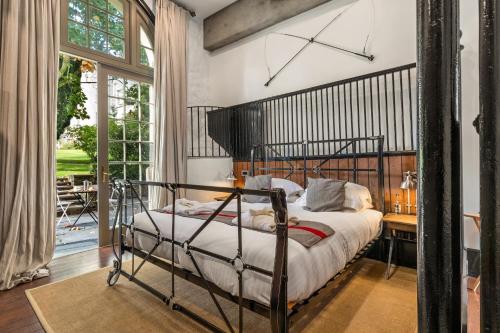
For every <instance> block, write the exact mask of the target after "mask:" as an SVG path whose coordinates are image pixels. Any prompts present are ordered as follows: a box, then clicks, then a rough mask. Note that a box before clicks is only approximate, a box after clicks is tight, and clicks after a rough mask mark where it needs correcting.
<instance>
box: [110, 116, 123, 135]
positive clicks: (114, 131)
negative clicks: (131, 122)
mask: <svg viewBox="0 0 500 333" xmlns="http://www.w3.org/2000/svg"><path fill="white" fill-rule="evenodd" d="M108 137H109V140H123V121H121V120H116V119H109V121H108Z"/></svg>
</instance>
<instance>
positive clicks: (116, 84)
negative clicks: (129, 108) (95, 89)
mask: <svg viewBox="0 0 500 333" xmlns="http://www.w3.org/2000/svg"><path fill="white" fill-rule="evenodd" d="M124 92H125V80H124V79H122V78H119V77H115V76H110V77H109V80H108V95H109V96H113V97H120V98H124V97H125V94H124ZM113 100H114V99H113ZM122 105H123V102H122Z"/></svg>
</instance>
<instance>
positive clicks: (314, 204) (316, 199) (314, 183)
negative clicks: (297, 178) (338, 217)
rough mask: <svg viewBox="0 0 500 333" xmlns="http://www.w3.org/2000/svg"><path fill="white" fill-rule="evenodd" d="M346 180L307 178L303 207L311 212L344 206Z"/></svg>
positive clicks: (331, 209) (339, 208)
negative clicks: (304, 204)
mask: <svg viewBox="0 0 500 333" xmlns="http://www.w3.org/2000/svg"><path fill="white" fill-rule="evenodd" d="M346 183H347V182H346V181H342V180H333V179H322V178H320V179H316V178H309V179H308V183H307V198H306V206H305V207H304V209H307V210H310V211H312V212H333V211H336V210H342V209H343V208H344V200H345V188H344V185H345V184H346Z"/></svg>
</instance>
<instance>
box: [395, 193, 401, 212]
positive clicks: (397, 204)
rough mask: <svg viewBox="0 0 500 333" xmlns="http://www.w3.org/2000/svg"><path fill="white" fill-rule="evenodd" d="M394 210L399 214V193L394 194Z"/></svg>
mask: <svg viewBox="0 0 500 333" xmlns="http://www.w3.org/2000/svg"><path fill="white" fill-rule="evenodd" d="M394 212H395V213H396V214H401V203H400V202H399V194H396V203H395V204H394Z"/></svg>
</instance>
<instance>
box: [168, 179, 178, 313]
mask: <svg viewBox="0 0 500 333" xmlns="http://www.w3.org/2000/svg"><path fill="white" fill-rule="evenodd" d="M167 187H168V190H170V191H171V192H172V245H171V246H172V247H171V251H172V254H171V256H172V257H171V261H170V262H171V264H172V271H171V279H172V281H171V286H172V291H171V295H170V297H171V300H172V303H171V304H172V307H173V306H174V305H175V274H174V270H175V265H174V258H175V257H174V252H175V214H176V210H175V200H176V199H177V196H176V194H177V188H176V186H168V185H167ZM168 190H167V193H168ZM167 199H168V198H167Z"/></svg>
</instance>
